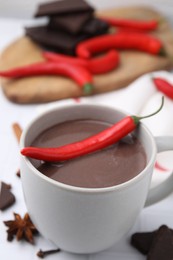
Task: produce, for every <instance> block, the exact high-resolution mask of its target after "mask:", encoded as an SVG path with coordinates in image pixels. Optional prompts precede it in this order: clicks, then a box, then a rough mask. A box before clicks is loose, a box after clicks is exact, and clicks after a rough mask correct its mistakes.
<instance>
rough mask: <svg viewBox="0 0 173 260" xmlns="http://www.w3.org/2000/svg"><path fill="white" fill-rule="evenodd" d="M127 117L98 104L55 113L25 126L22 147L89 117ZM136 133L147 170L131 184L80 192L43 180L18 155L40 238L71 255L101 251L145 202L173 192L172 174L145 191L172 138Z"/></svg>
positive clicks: (124, 229)
mask: <svg viewBox="0 0 173 260" xmlns="http://www.w3.org/2000/svg"><path fill="white" fill-rule="evenodd" d="M126 115H127V114H126V113H124V112H122V111H119V110H115V109H113V108H108V107H104V106H99V105H82V104H81V105H80V104H79V105H72V106H66V107H57V108H53V109H50V110H48V111H46V112H44V113H42V114H41V115H39V116H37V118H35V119H34V120H33V121H32V122H31V123H30V124H29V125H28V127H27V128H26V129H25V130H24V132H23V134H22V137H21V144H20V147H21V148H23V147H25V146H29V145H31V143H32V141H33V140H34V138H35V137H36V136H38V135H39V134H40V133H41V132H42V131H43V130H45V129H47V128H49V127H51V126H53V125H55V124H57V123H60V122H64V121H67V120H73V119H88V118H90V119H97V120H102V121H107V122H110V123H115V122H117V121H118V120H120V119H121V118H122V117H124V116H126ZM146 120H147V119H146ZM69 131H70V129H69ZM135 134H136V135H137V136H138V138H139V139H140V140H141V142H142V144H143V146H144V148H145V152H146V155H147V165H146V167H145V169H144V170H143V171H142V172H141V173H140V174H138V175H137V176H136V177H134V178H133V179H131V180H129V181H127V182H125V183H123V184H120V185H116V186H113V187H108V188H80V187H74V186H70V185H66V184H63V183H59V182H57V181H55V180H53V179H51V178H49V177H46V176H44V175H43V174H42V173H40V172H39V171H38V170H37V169H36V168H35V167H34V166H33V164H32V163H31V161H30V160H29V159H28V158H26V157H24V156H21V180H22V186H23V191H24V197H25V201H26V205H27V209H28V212H29V214H30V216H31V219H32V221H33V222H34V224H35V225H36V227H37V228H38V230H39V231H40V233H41V234H42V235H43V236H44V237H46V238H47V239H49V240H51V241H52V242H54V243H55V244H56V245H57V246H58V247H59V248H61V249H62V250H65V251H69V252H74V253H93V252H98V251H101V250H104V249H106V248H109V247H110V246H112V245H113V244H114V243H115V242H116V241H118V240H119V239H120V238H122V237H123V236H124V235H125V234H127V232H128V231H129V229H130V228H131V227H132V226H133V224H134V223H135V220H136V218H137V216H138V215H139V213H140V211H141V210H142V208H143V207H144V205H145V203H147V204H148V205H149V204H151V203H154V202H156V201H158V200H161V199H162V198H163V197H165V196H166V195H168V194H169V193H170V192H171V191H172V190H173V175H171V176H170V177H169V180H167V181H166V182H165V183H162V184H161V185H160V186H159V187H157V188H156V189H154V190H149V189H150V182H151V177H152V173H153V167H154V164H155V159H156V154H157V152H160V151H165V150H171V149H172V150H173V136H172V137H157V139H155V138H154V137H153V136H152V134H151V133H150V131H149V130H148V129H147V127H146V126H145V125H144V124H143V123H140V124H139V126H138V127H137V130H136V131H135ZM126 160H128V158H126ZM105 174H106V172H105ZM124 174H125V173H124ZM147 196H149V197H148V199H147Z"/></svg>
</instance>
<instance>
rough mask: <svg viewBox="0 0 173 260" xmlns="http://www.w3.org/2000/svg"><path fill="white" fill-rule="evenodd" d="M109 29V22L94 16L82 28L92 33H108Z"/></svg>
mask: <svg viewBox="0 0 173 260" xmlns="http://www.w3.org/2000/svg"><path fill="white" fill-rule="evenodd" d="M108 29H109V25H108V23H106V22H104V21H102V20H100V19H98V18H94V17H93V18H92V19H90V20H89V21H88V22H86V23H85V25H84V26H83V28H82V32H83V33H86V34H90V35H100V34H104V33H107V31H108Z"/></svg>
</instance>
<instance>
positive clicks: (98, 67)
mask: <svg viewBox="0 0 173 260" xmlns="http://www.w3.org/2000/svg"><path fill="white" fill-rule="evenodd" d="M42 55H43V57H44V58H46V59H47V60H48V61H52V62H66V63H69V64H72V65H77V66H82V67H85V68H86V69H88V70H89V71H90V72H91V73H93V74H103V73H106V72H109V71H111V70H113V69H115V68H116V67H117V66H118V65H119V61H120V57H119V53H118V52H117V51H116V50H110V51H108V52H107V53H105V54H104V55H102V56H100V57H96V58H92V59H82V58H78V57H70V56H67V55H63V54H59V53H54V52H48V51H44V52H42Z"/></svg>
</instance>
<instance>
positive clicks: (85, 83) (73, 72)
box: [0, 62, 93, 94]
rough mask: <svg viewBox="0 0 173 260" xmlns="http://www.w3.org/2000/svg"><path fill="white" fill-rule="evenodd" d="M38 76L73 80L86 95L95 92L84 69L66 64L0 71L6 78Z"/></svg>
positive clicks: (52, 63)
mask: <svg viewBox="0 0 173 260" xmlns="http://www.w3.org/2000/svg"><path fill="white" fill-rule="evenodd" d="M38 75H60V76H65V77H69V78H71V79H73V80H74V81H75V82H76V83H77V84H78V85H79V86H80V87H81V88H82V89H83V92H84V93H85V94H90V93H91V92H92V91H93V85H92V83H93V78H92V75H91V73H90V72H89V71H88V70H87V69H85V68H84V67H79V66H74V65H73V66H72V65H71V64H67V63H65V62H59V63H55V62H39V63H34V64H31V65H26V66H23V67H18V68H14V69H10V70H6V71H0V76H2V77H6V78H21V77H28V76H38Z"/></svg>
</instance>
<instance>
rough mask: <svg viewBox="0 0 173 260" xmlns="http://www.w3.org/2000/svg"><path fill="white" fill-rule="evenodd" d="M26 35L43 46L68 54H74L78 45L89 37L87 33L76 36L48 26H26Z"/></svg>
mask: <svg viewBox="0 0 173 260" xmlns="http://www.w3.org/2000/svg"><path fill="white" fill-rule="evenodd" d="M26 35H27V36H29V37H30V38H31V39H32V40H34V41H35V42H37V43H39V44H40V45H42V46H43V47H46V48H50V49H52V50H55V51H58V52H61V53H64V54H67V55H74V54H75V48H76V45H77V44H78V43H79V42H81V41H82V40H85V39H87V38H89V36H88V35H86V34H80V35H78V36H74V35H70V34H68V33H65V32H62V31H59V30H53V29H50V28H49V29H48V28H47V27H46V26H38V27H30V28H26Z"/></svg>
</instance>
